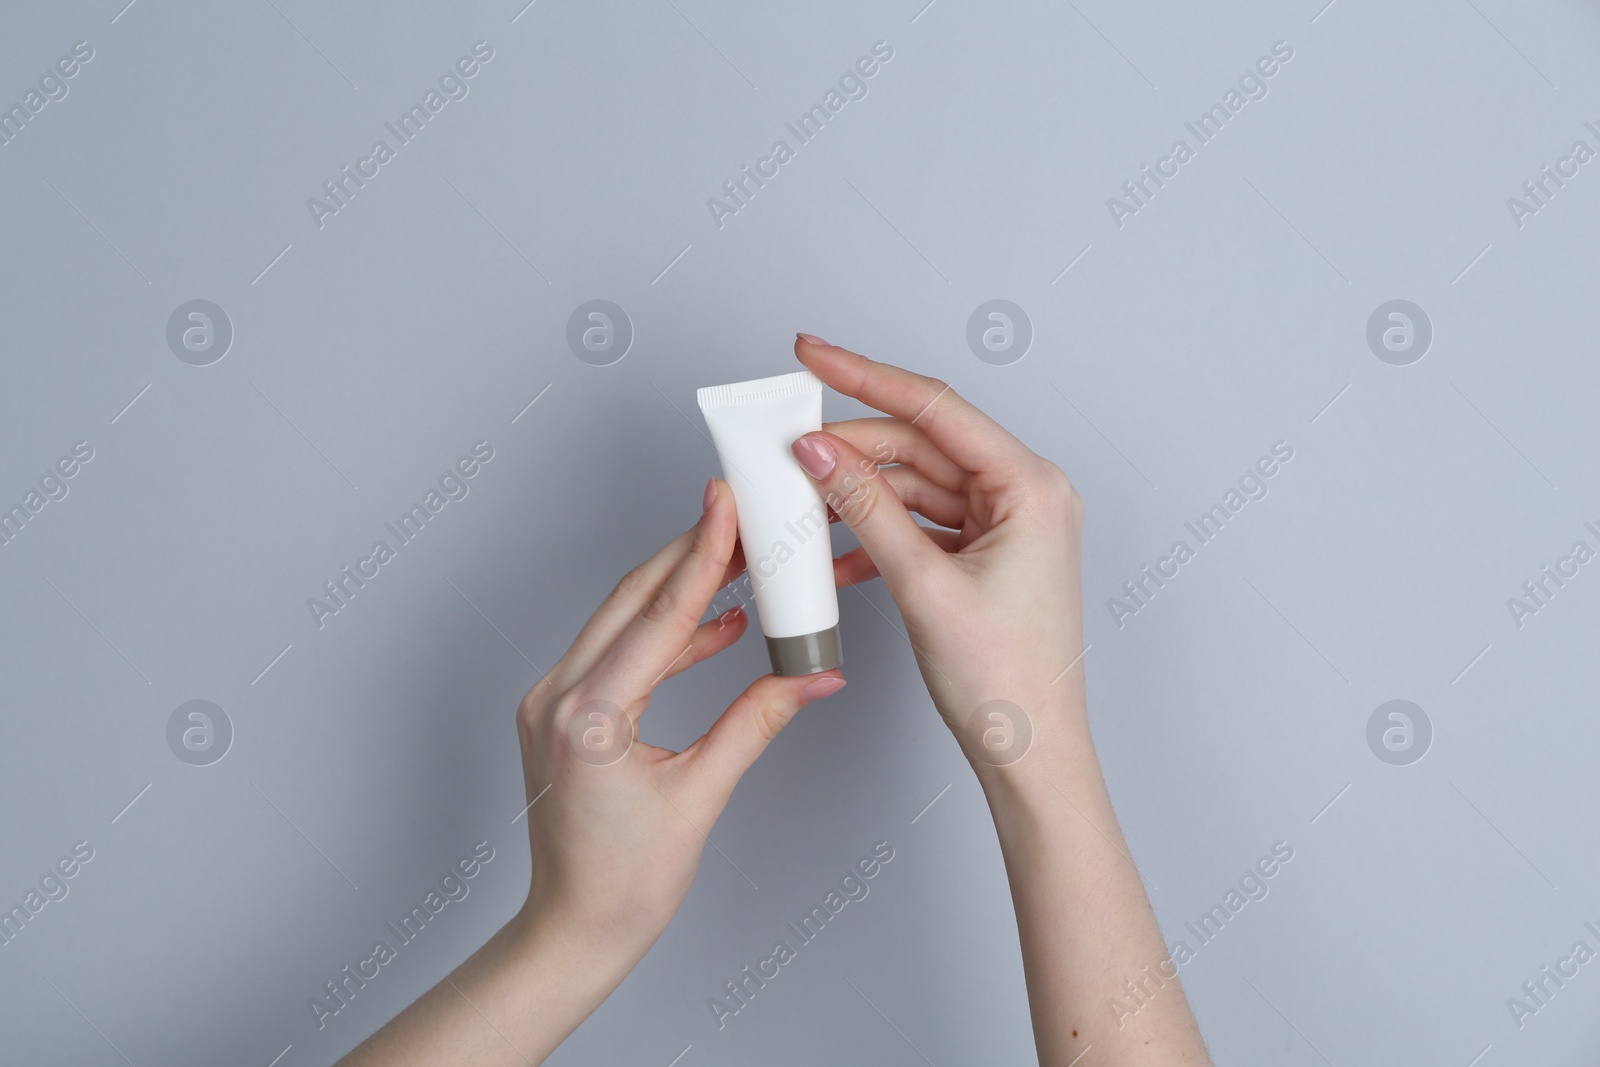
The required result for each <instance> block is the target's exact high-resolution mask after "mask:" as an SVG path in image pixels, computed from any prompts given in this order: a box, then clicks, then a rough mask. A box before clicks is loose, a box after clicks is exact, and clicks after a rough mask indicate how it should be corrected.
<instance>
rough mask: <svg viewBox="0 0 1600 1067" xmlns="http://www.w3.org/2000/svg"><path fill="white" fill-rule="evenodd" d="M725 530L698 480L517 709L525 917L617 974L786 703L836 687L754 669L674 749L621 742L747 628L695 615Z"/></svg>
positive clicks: (675, 889)
mask: <svg viewBox="0 0 1600 1067" xmlns="http://www.w3.org/2000/svg"><path fill="white" fill-rule="evenodd" d="M737 535H738V527H737V520H736V516H735V513H734V501H733V493H732V492H730V491H729V490H728V488H727V486H726V485H724V484H722V483H720V482H716V481H713V482H711V483H710V484H709V485H708V486H707V488H706V498H705V513H704V515H703V516H702V517H701V519H700V522H699V523H698V524H696V526H695V527H694V528H693V529H691V530H688V531H687V532H685V533H683V534H682V535H680V536H679V537H678V538H676V539H675V540H673V541H672V542H671V543H669V544H668V545H667V546H666V547H665V548H663V549H661V551H659V552H657V553H656V554H655V555H654V556H652V557H651V558H650V559H649V560H647V561H646V562H644V563H643V564H641V565H640V566H639V567H637V568H635V569H634V570H633V571H631V572H630V573H629V574H628V575H627V576H626V577H625V578H623V579H622V581H621V582H620V583H618V585H617V587H616V589H615V590H614V591H613V592H612V593H611V595H610V597H608V598H607V600H606V601H605V603H603V604H601V605H600V607H599V609H598V610H597V611H596V612H595V613H594V615H593V616H592V617H591V618H590V619H589V622H588V624H587V625H585V626H584V628H583V630H582V632H581V633H579V634H578V637H577V640H575V641H574V642H573V643H572V647H571V648H569V649H568V650H567V653H566V655H564V656H562V658H561V660H560V662H558V663H557V664H556V665H555V667H553V668H552V669H551V671H550V673H549V674H548V675H546V676H545V678H544V679H543V680H542V681H540V682H539V683H538V684H537V685H535V686H534V687H533V688H532V689H530V690H528V693H527V695H526V696H525V697H523V699H522V705H521V707H520V708H519V709H518V711H517V733H518V735H519V736H520V738H521V741H522V762H523V770H524V776H525V778H526V781H527V796H528V800H529V801H530V802H531V804H532V806H531V807H530V808H529V809H528V837H529V842H530V844H531V846H532V849H533V882H532V886H531V887H530V890H529V893H528V901H527V906H526V909H525V911H526V913H527V915H528V916H529V918H530V919H535V920H537V921H538V922H540V923H541V924H543V923H551V922H554V923H557V924H559V925H560V926H561V927H562V928H563V929H565V930H569V931H573V932H575V933H576V934H577V935H578V936H581V937H582V938H583V939H584V940H585V941H586V942H587V943H588V944H589V945H591V946H593V947H595V948H610V949H614V950H616V952H617V953H618V955H619V956H620V957H622V958H625V959H626V960H627V965H628V966H629V967H631V966H632V965H633V963H634V962H636V961H637V960H638V958H639V957H640V956H642V955H643V954H644V952H645V950H646V949H648V948H649V946H650V944H651V943H652V942H654V941H655V939H656V937H657V936H658V935H659V934H660V933H661V931H662V930H663V929H665V928H666V925H667V922H668V921H669V920H670V919H671V918H672V916H673V914H674V913H675V912H676V911H677V910H678V906H679V905H680V904H682V903H683V898H684V896H685V894H687V893H688V891H689V886H690V884H691V883H692V882H693V881H694V874H695V870H696V868H697V867H698V865H699V862H700V854H701V852H702V851H703V850H704V848H705V844H706V833H707V832H708V831H709V830H710V829H711V826H712V824H713V823H715V822H716V821H717V816H718V815H720V814H721V812H722V808H723V806H724V805H725V804H726V803H727V802H728V797H729V796H730V795H731V794H732V793H733V788H734V786H735V785H737V784H738V781H739V778H740V777H741V776H742V775H743V774H744V772H745V771H746V770H747V769H748V768H749V767H750V765H751V764H752V763H754V762H755V760H756V757H758V756H759V755H761V752H762V750H763V749H765V748H766V746H767V743H768V742H769V741H771V740H772V739H773V738H774V737H776V736H777V734H778V731H780V730H782V729H783V727H784V726H785V725H786V724H787V723H788V722H789V720H790V718H791V717H793V715H794V713H795V712H796V711H797V710H798V709H799V708H800V706H801V705H803V704H805V703H806V702H807V701H808V700H814V699H816V698H818V697H822V696H826V695H828V694H830V693H835V692H837V691H838V690H839V689H840V688H842V687H843V686H844V678H843V677H842V676H840V674H839V673H838V672H837V671H827V672H824V673H821V674H816V675H811V676H809V677H800V678H780V677H778V676H776V675H767V676H765V677H763V678H760V679H757V680H756V681H755V682H754V683H753V684H751V686H750V687H749V688H748V689H746V690H745V691H744V692H743V693H742V694H740V696H739V697H738V698H737V699H736V700H735V701H734V702H733V703H732V704H731V705H729V707H728V709H727V710H726V711H724V712H723V713H722V715H721V717H720V718H718V719H717V721H716V722H715V723H714V724H712V726H711V729H710V730H708V731H707V732H706V734H705V735H704V736H702V737H701V738H699V739H698V740H696V741H695V742H694V743H693V744H691V745H690V746H689V747H688V748H686V749H684V750H683V751H682V752H671V751H668V750H667V749H663V748H657V747H655V746H654V745H647V744H644V743H643V742H640V741H639V740H637V737H638V724H639V718H640V716H641V715H643V714H644V711H645V708H646V707H647V706H648V704H649V703H650V696H651V693H652V691H653V690H654V689H655V687H656V686H657V685H658V684H659V683H660V682H662V681H663V680H665V679H667V678H671V677H672V676H673V675H676V674H678V673H680V672H682V671H685V670H687V669H688V668H689V667H691V666H693V665H694V664H696V663H699V662H700V661H702V660H705V659H707V658H709V657H710V656H714V655H716V654H717V653H718V652H720V651H722V650H723V649H725V648H727V647H728V646H729V645H731V644H733V643H734V642H735V641H737V640H738V639H739V636H740V635H741V634H743V633H744V631H745V628H746V627H747V625H748V620H747V618H746V616H745V614H744V612H743V610H742V609H739V608H735V609H733V610H732V611H729V612H727V613H725V614H724V615H722V616H721V617H719V618H717V619H714V620H712V621H710V622H706V623H701V622H700V619H701V617H702V616H704V614H705V612H706V609H707V607H708V606H709V605H710V603H711V600H712V597H713V596H715V594H716V593H717V591H718V590H719V589H721V588H722V587H723V586H725V585H727V584H728V582H730V581H732V580H733V578H734V577H736V576H737V575H738V573H739V572H740V570H742V563H741V562H738V561H736V560H735V543H736V540H737Z"/></svg>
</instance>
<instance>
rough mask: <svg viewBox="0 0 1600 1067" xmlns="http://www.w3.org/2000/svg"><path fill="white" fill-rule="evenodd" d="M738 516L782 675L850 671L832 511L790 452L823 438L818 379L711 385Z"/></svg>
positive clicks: (715, 436)
mask: <svg viewBox="0 0 1600 1067" xmlns="http://www.w3.org/2000/svg"><path fill="white" fill-rule="evenodd" d="M697 399H698V400H699V401H700V410H701V412H702V413H703V414H704V415H705V418H706V426H708V427H709V428H710V430H711V440H712V442H713V443H714V444H715V445H716V446H717V458H718V460H720V461H721V463H722V476H723V478H724V479H725V480H726V481H727V483H728V485H729V486H730V487H731V488H732V489H733V499H734V503H735V504H736V505H737V506H738V510H739V540H740V543H741V544H743V546H744V558H745V564H746V566H747V567H748V573H749V576H750V585H751V587H752V589H753V590H754V591H755V598H756V614H757V615H758V616H759V618H760V621H761V632H762V633H763V634H764V635H766V638H767V653H768V655H769V656H770V657H771V658H772V670H773V673H775V674H787V675H795V674H815V673H817V672H818V671H826V670H830V669H832V668H834V667H837V666H839V665H840V664H842V663H843V662H844V653H843V650H842V648H841V645H840V642H839V594H838V592H837V591H836V590H835V588H834V584H833V539H832V537H831V536H830V535H829V531H828V508H827V505H825V504H824V503H823V501H822V497H821V495H820V494H819V493H818V492H817V489H816V486H815V484H813V483H812V481H811V479H810V478H808V477H807V476H806V472H805V471H803V470H801V469H800V464H799V463H798V462H797V461H796V460H795V458H794V455H793V453H791V452H790V451H789V446H790V445H791V444H792V443H794V440H795V439H796V438H798V437H800V436H801V435H802V434H806V433H810V432H811V431H812V430H820V429H821V428H822V382H821V380H819V379H818V378H817V376H816V375H814V374H812V373H811V372H810V371H797V372H795V373H794V374H780V375H778V376H777V377H776V378H758V379H756V380H755V381H751V382H734V383H732V384H730V385H712V386H707V387H706V388H704V389H701V390H700V391H699V392H698V394H697Z"/></svg>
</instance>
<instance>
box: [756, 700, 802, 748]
mask: <svg viewBox="0 0 1600 1067" xmlns="http://www.w3.org/2000/svg"><path fill="white" fill-rule="evenodd" d="M751 718H752V719H753V720H754V722H755V728H756V732H757V733H759V734H760V735H761V737H762V739H763V740H765V741H771V740H773V739H774V738H775V737H777V736H778V735H779V734H780V733H782V732H783V728H784V727H785V726H788V725H789V720H790V719H792V718H794V711H793V710H792V709H790V708H788V707H786V706H783V705H779V704H775V703H772V702H771V701H762V702H761V703H759V704H757V705H756V707H755V710H754V711H753V712H752V713H751Z"/></svg>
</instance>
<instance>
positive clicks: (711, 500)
mask: <svg viewBox="0 0 1600 1067" xmlns="http://www.w3.org/2000/svg"><path fill="white" fill-rule="evenodd" d="M716 502H717V480H716V479H715V478H707V479H706V498H705V500H703V501H702V502H701V504H700V510H701V512H707V511H710V510H711V505H712V504H715V503H716Z"/></svg>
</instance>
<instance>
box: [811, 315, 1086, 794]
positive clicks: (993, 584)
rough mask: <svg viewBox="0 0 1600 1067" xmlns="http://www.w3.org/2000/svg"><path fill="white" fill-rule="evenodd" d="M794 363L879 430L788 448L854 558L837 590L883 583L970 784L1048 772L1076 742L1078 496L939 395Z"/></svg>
mask: <svg viewBox="0 0 1600 1067" xmlns="http://www.w3.org/2000/svg"><path fill="white" fill-rule="evenodd" d="M795 354H796V355H797V356H799V358H800V361H801V362H802V363H804V364H805V365H806V366H807V367H808V368H810V370H811V371H812V372H813V373H815V374H816V375H817V377H819V378H821V379H822V380H823V381H824V382H826V383H827V384H828V385H829V386H831V387H832V388H833V389H835V390H837V391H838V392H840V393H843V394H845V395H846V396H852V397H855V398H856V399H857V400H860V401H862V402H863V403H865V404H869V405H871V406H872V407H875V408H877V409H878V410H880V411H882V412H885V413H886V414H887V415H889V416H890V417H889V418H869V419H855V420H852V421H849V422H837V423H829V424H828V425H827V426H825V427H824V428H823V430H822V431H821V432H818V433H810V434H806V435H805V436H804V437H802V438H800V439H799V440H798V441H796V442H795V444H794V454H795V458H796V459H798V460H799V461H800V464H801V466H803V467H804V468H805V469H806V472H807V473H808V474H810V475H811V476H812V477H813V478H814V479H815V480H816V482H817V485H818V487H819V489H820V490H821V492H822V493H823V495H824V498H825V499H826V500H827V501H828V504H829V506H830V507H832V508H833V510H834V512H835V513H836V514H837V515H838V516H839V518H840V520H841V521H843V522H844V523H845V525H847V526H848V527H850V529H851V530H852V531H853V532H854V533H855V535H856V537H857V538H858V539H859V540H860V542H861V548H860V549H857V550H855V551H853V552H850V553H847V554H846V555H845V556H844V557H842V558H841V559H840V561H839V570H840V572H841V575H842V576H843V577H845V578H846V579H847V580H849V581H861V580H864V579H866V578H870V577H872V576H873V575H874V574H880V573H881V575H882V577H883V580H884V584H885V585H886V586H887V587H888V589H889V593H890V595H891V596H893V597H894V600H895V603H896V604H897V605H898V606H899V608H900V613H901V616H902V617H903V618H904V619H905V623H906V630H907V634H908V636H909V637H910V639H911V647H912V649H913V651H914V652H915V654H916V657H917V663H918V665H919V666H920V668H921V670H922V677H923V680H924V681H925V682H926V683H927V686H928V691H929V692H930V693H931V694H932V695H933V700H934V704H935V705H936V706H937V707H938V709H939V712H940V714H941V715H942V716H943V718H944V720H945V722H946V723H947V724H948V725H949V726H950V728H951V729H952V730H954V731H955V733H956V736H957V738H958V739H960V741H961V743H962V745H963V748H964V749H965V750H966V752H967V755H968V757H969V758H971V759H972V760H973V761H974V766H975V767H976V768H977V769H978V770H979V772H980V774H983V773H984V772H985V769H986V768H987V767H994V766H997V765H1006V764H1008V763H1010V762H1014V761H1015V760H1019V759H1020V758H1021V757H1022V755H1023V754H1024V753H1025V752H1027V751H1028V750H1029V749H1033V750H1034V751H1033V752H1032V754H1031V755H1030V756H1029V759H1030V761H1031V762H1033V763H1038V764H1044V765H1046V770H1047V771H1049V770H1051V769H1052V768H1051V767H1050V766H1049V765H1050V764H1052V763H1054V762H1055V760H1056V756H1055V746H1057V745H1058V744H1059V743H1061V742H1063V741H1064V740H1069V738H1067V737H1064V735H1067V734H1076V735H1079V736H1081V735H1082V734H1083V733H1084V731H1085V730H1086V726H1085V719H1084V714H1083V709H1084V686H1083V671H1082V665H1081V663H1080V662H1079V661H1080V659H1081V653H1082V647H1083V613H1082V607H1081V595H1080V577H1079V574H1080V554H1081V539H1082V532H1083V503H1082V500H1081V499H1080V498H1079V496H1078V493H1077V491H1076V490H1075V489H1073V487H1072V484H1071V482H1069V481H1068V480H1067V476H1066V475H1065V474H1063V473H1062V472H1061V469H1060V468H1059V467H1057V466H1056V465H1055V464H1053V463H1051V462H1049V461H1048V460H1046V459H1043V458H1041V457H1039V456H1038V455H1036V454H1034V453H1033V452H1032V451H1030V450H1029V449H1028V448H1027V446H1025V445H1023V444H1022V442H1020V441H1018V440H1017V439H1016V438H1015V437H1013V436H1012V435H1011V434H1009V433H1007V432H1006V431H1005V430H1004V429H1002V428H1001V427H1000V426H999V425H998V424H997V423H995V422H994V421H993V420H992V419H990V418H989V417H988V416H987V415H985V414H983V413H982V412H981V411H979V410H978V409H977V408H975V407H973V406H972V405H971V404H969V403H968V402H967V401H965V400H963V399H962V398H961V397H959V396H957V395H956V394H955V392H954V391H953V390H951V389H950V387H949V386H947V385H945V384H944V383H943V382H939V381H936V380H934V379H932V378H925V377H923V376H922V375H919V374H913V373H912V372H910V371H907V370H902V369H900V368H899V367H894V366H890V365H889V364H886V363H875V362H873V361H872V360H870V359H867V358H866V357H864V356H859V355H856V354H855V353H853V352H849V351H846V350H845V349H843V348H837V347H834V346H832V345H829V344H826V343H825V342H818V341H816V340H813V339H810V338H808V337H807V336H806V335H803V334H802V335H801V336H800V337H799V339H798V340H797V341H796V342H795ZM889 464H893V466H886V467H885V469H883V470H880V469H879V467H880V465H889ZM908 509H909V510H908ZM911 511H915V512H917V513H919V514H921V515H923V516H924V517H926V518H928V519H929V520H931V521H932V522H934V523H936V524H937V525H938V526H940V527H944V529H930V528H928V527H925V526H920V525H918V524H917V523H916V522H915V521H914V520H913V519H912V517H911V514H910V512H911ZM996 701H1004V702H1006V704H1005V705H1002V704H997V703H994V702H996ZM1006 705H1014V706H1015V708H1016V709H1020V711H1021V713H1022V718H1021V719H1020V720H1019V719H1017V717H1016V714H1015V711H1013V710H1012V709H1011V708H1008V707H1007V706H1006ZM1018 746H1026V747H1025V748H1022V749H1020V750H1019V749H1018Z"/></svg>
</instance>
